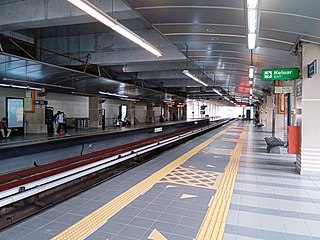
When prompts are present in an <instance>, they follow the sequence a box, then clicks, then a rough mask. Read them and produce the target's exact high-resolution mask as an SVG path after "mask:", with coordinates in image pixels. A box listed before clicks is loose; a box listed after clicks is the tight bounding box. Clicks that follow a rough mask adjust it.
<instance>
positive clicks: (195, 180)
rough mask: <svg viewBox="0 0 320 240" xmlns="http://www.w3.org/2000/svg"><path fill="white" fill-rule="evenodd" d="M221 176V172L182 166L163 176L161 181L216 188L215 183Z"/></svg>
mask: <svg viewBox="0 0 320 240" xmlns="http://www.w3.org/2000/svg"><path fill="white" fill-rule="evenodd" d="M220 176H222V174H221V173H217V172H213V171H204V170H200V169H195V168H185V167H181V166H180V167H177V168H176V169H175V170H173V171H172V172H171V173H169V174H168V175H167V176H165V177H164V178H162V179H161V180H160V182H168V183H174V184H181V185H188V186H193V187H201V188H209V189H215V187H216V184H215V183H216V182H217V181H219V180H218V179H219V177H220Z"/></svg>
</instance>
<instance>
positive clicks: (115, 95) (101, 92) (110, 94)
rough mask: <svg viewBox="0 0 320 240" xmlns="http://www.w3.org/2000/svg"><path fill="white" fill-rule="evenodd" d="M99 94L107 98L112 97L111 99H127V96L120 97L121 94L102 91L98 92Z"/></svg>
mask: <svg viewBox="0 0 320 240" xmlns="http://www.w3.org/2000/svg"><path fill="white" fill-rule="evenodd" d="M99 93H100V94H103V95H108V96H113V97H120V98H127V97H128V96H127V95H122V94H117V93H109V92H103V91H99Z"/></svg>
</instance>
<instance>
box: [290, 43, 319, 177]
mask: <svg viewBox="0 0 320 240" xmlns="http://www.w3.org/2000/svg"><path fill="white" fill-rule="evenodd" d="M301 57H302V67H301V69H302V96H301V107H302V123H301V149H300V154H297V164H296V169H297V170H298V172H299V173H300V174H301V175H302V174H303V175H320V134H319V133H320V124H319V123H320V112H319V109H320V94H319V89H320V74H319V73H317V74H315V75H314V76H313V77H312V78H308V67H307V65H308V64H310V63H312V61H314V60H315V59H317V60H318V62H319V60H320V48H319V45H315V44H309V43H304V44H303V45H302V55H301Z"/></svg>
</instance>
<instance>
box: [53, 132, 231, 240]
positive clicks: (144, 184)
mask: <svg viewBox="0 0 320 240" xmlns="http://www.w3.org/2000/svg"><path fill="white" fill-rule="evenodd" d="M230 128H231V126H229V127H227V128H226V129H224V130H222V131H221V132H219V133H218V134H216V135H214V136H213V137H211V138H210V139H208V140H206V141H204V142H203V143H201V144H199V145H198V146H196V147H195V148H193V149H192V150H190V151H189V152H187V153H185V154H184V155H182V156H181V157H179V158H177V159H176V160H175V161H173V162H172V163H170V164H168V165H167V166H165V167H164V168H162V169H161V170H159V171H158V172H156V173H154V174H153V175H151V176H150V177H148V178H146V179H145V180H143V181H141V182H140V183H139V184H137V185H135V186H134V187H132V188H130V189H129V190H128V191H126V192H124V193H122V194H121V195H119V196H118V197H116V198H114V199H113V200H111V201H110V202H108V203H107V204H105V205H104V206H102V207H101V208H99V209H97V210H96V211H94V212H93V213H91V214H90V215H88V216H86V217H85V218H83V219H81V220H80V221H79V222H77V223H75V224H74V225H72V226H71V227H69V228H68V229H66V230H64V231H63V232H62V233H60V234H58V235H57V236H55V237H53V238H52V240H80V239H84V238H86V237H87V236H89V235H90V234H91V233H92V232H94V231H95V230H97V229H98V228H99V227H101V226H102V225H103V224H105V223H106V222H107V221H108V219H110V218H111V217H112V216H114V215H115V214H116V213H118V212H119V211H120V210H121V209H123V208H124V207H125V206H127V205H128V204H129V203H130V202H132V201H133V200H134V199H136V198H137V197H138V196H140V195H141V194H142V193H144V192H145V191H147V189H149V188H150V187H151V186H153V185H154V184H155V183H157V182H158V181H160V180H161V179H162V178H163V177H165V176H166V175H167V174H169V173H170V172H172V171H173V170H174V169H176V168H177V167H179V166H180V165H181V164H183V163H185V162H186V161H187V160H188V159H189V158H191V157H192V156H194V155H195V154H197V153H198V152H199V151H201V150H202V149H203V148H205V147H206V146H208V145H209V144H210V143H211V142H213V141H214V140H216V139H217V138H218V137H220V136H221V135H222V134H224V133H225V132H226V131H227V130H229V129H230Z"/></svg>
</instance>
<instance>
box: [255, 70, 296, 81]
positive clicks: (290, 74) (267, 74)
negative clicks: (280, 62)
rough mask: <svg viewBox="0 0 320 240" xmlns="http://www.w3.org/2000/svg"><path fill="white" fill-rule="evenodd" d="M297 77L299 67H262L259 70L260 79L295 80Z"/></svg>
mask: <svg viewBox="0 0 320 240" xmlns="http://www.w3.org/2000/svg"><path fill="white" fill-rule="evenodd" d="M298 78H300V69H299V68H273V69H262V72H261V80H262V81H274V80H280V81H281V80H295V79H298Z"/></svg>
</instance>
